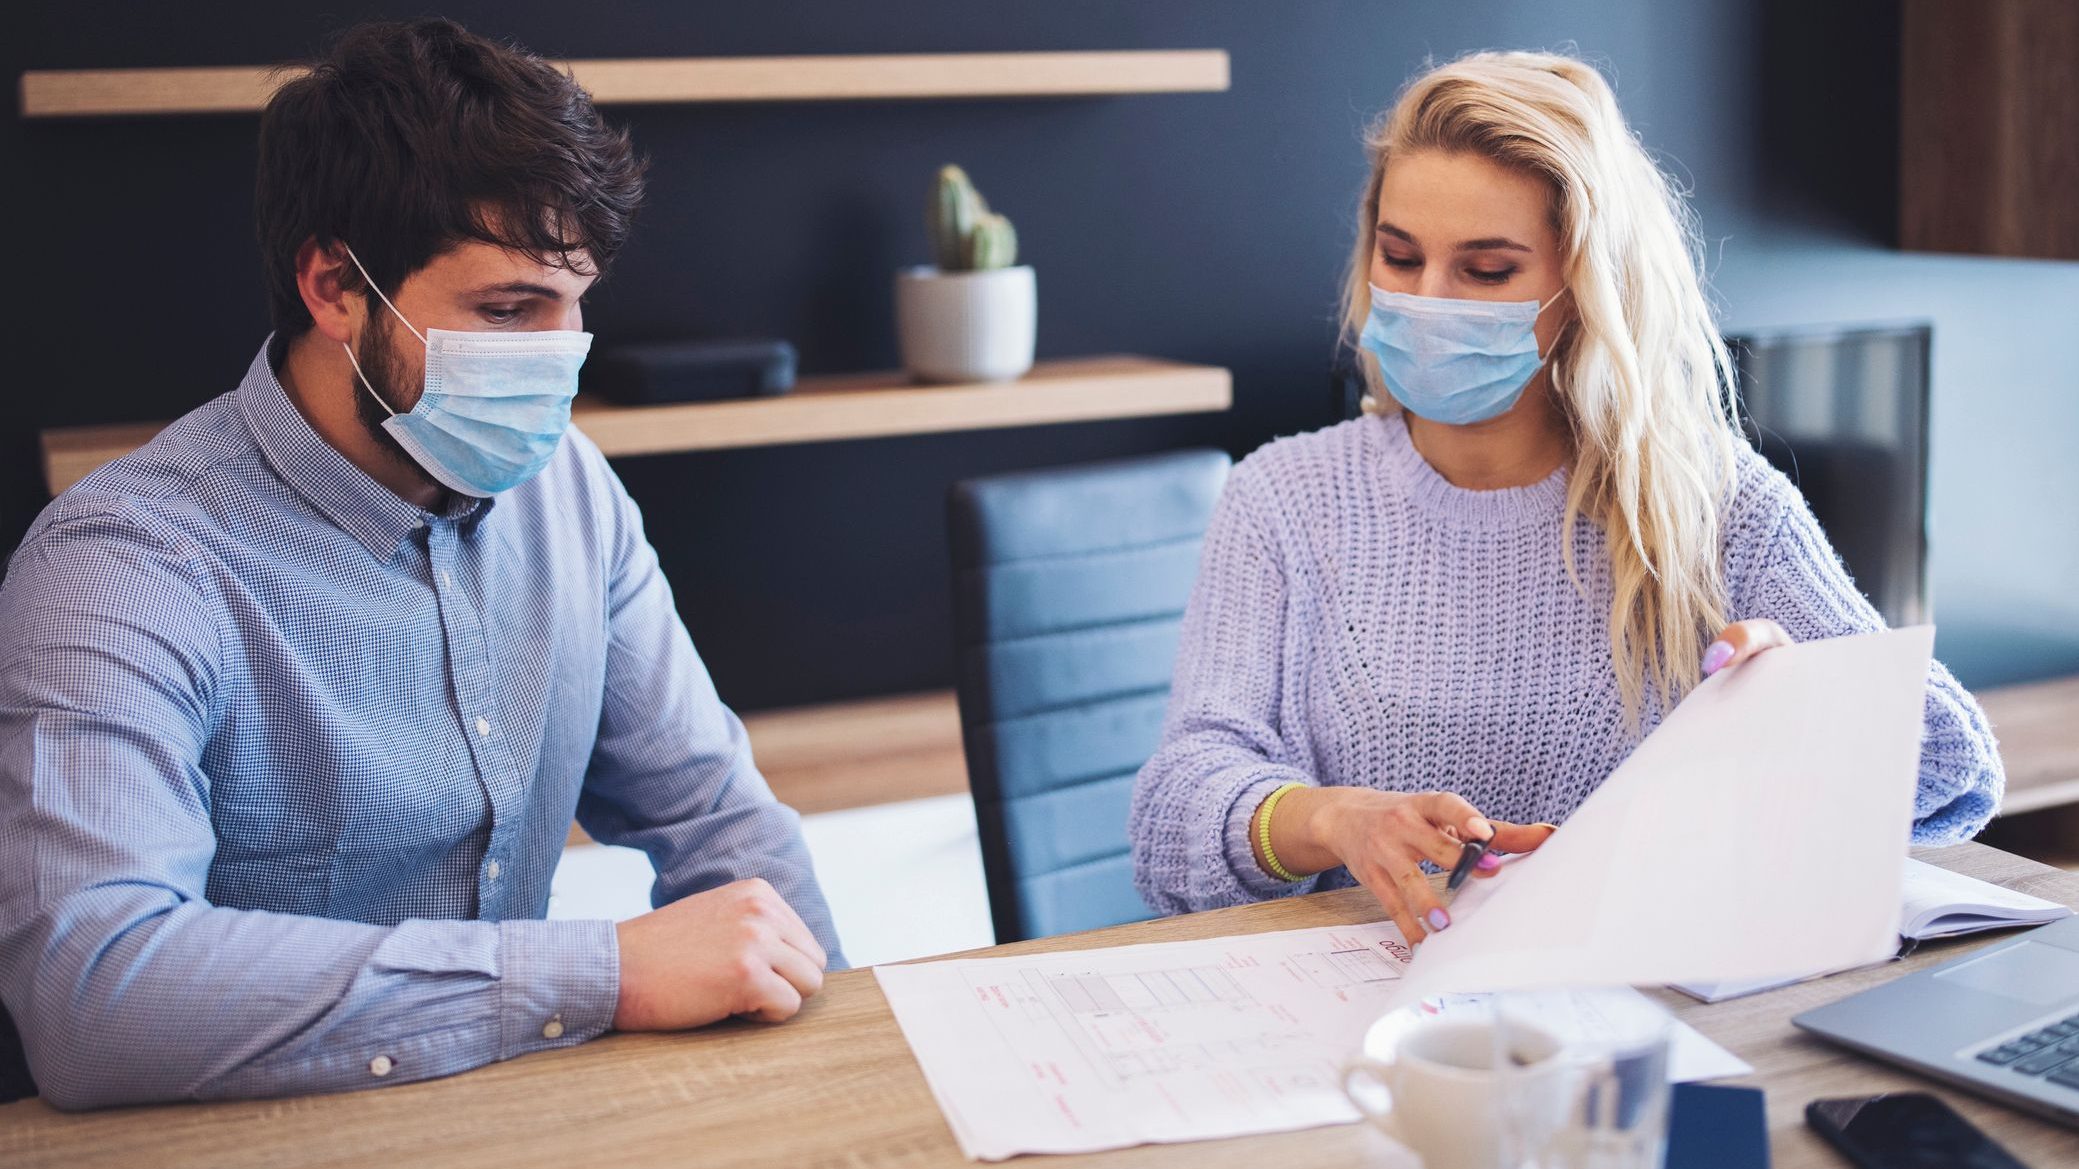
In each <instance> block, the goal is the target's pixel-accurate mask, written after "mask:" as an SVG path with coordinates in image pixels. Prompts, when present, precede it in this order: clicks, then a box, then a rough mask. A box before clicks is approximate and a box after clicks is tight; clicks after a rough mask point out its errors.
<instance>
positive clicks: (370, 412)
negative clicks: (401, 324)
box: [354, 316, 425, 474]
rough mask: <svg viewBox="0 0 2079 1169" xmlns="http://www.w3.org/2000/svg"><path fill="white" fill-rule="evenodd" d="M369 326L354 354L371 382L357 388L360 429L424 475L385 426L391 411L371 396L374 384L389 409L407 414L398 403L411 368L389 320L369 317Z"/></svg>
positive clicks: (393, 456)
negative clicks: (407, 366)
mask: <svg viewBox="0 0 2079 1169" xmlns="http://www.w3.org/2000/svg"><path fill="white" fill-rule="evenodd" d="M368 326H369V327H368V328H367V329H364V330H363V331H362V333H361V345H360V347H359V348H358V349H357V350H355V357H356V359H358V360H359V361H360V363H361V373H362V375H363V376H365V377H367V379H368V385H367V386H362V385H356V386H355V387H354V389H355V390H356V393H355V394H354V414H355V416H356V417H358V418H359V419H360V420H361V429H362V430H364V431H366V432H367V433H368V437H369V439H370V441H372V442H374V443H375V445H376V446H377V447H378V448H380V449H381V450H382V452H383V454H384V455H386V456H388V457H389V458H391V459H393V460H395V461H396V462H398V463H400V464H402V465H403V466H406V467H410V468H411V469H412V470H414V471H418V472H419V473H420V474H424V473H425V472H424V470H423V469H422V468H421V467H420V466H419V463H418V460H417V459H414V458H412V457H411V454H410V452H408V451H406V450H405V449H404V448H403V447H402V446H399V445H398V443H397V440H396V439H395V438H393V437H391V435H390V432H389V431H387V430H385V429H383V423H384V422H385V421H387V420H388V419H389V417H390V411H389V410H385V409H383V405H382V403H378V402H377V401H376V400H375V399H374V398H372V397H370V396H369V387H370V386H373V387H374V389H375V393H376V394H378V395H380V396H381V397H382V400H383V403H387V404H388V405H389V407H390V410H396V411H397V412H398V413H399V414H402V413H404V412H405V411H404V410H403V409H400V408H399V406H398V403H399V401H400V400H401V399H402V397H403V395H402V394H401V393H400V391H399V387H401V386H404V385H408V384H410V382H411V380H412V376H411V370H409V369H407V368H405V365H404V355H403V354H401V353H399V352H397V347H396V346H395V345H394V344H393V343H392V342H393V338H392V335H391V334H392V332H393V330H392V329H391V328H390V325H389V322H388V321H386V320H384V319H383V318H382V317H379V316H370V317H369V321H368ZM358 380H359V379H356V381H358ZM414 404H416V403H414Z"/></svg>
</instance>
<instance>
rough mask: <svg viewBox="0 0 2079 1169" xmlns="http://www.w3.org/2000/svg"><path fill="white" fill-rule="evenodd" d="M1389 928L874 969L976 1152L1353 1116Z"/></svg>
mask: <svg viewBox="0 0 2079 1169" xmlns="http://www.w3.org/2000/svg"><path fill="white" fill-rule="evenodd" d="M1407 956H1408V950H1407V946H1406V943H1405V942H1404V941H1403V939H1402V938H1401V934H1400V931H1399V930H1398V929H1397V928H1395V927H1394V926H1393V925H1392V924H1391V923H1379V924H1376V925H1362V926H1348V927H1342V926H1337V927H1324V928H1317V929H1305V930H1287V931H1282V932H1279V933H1268V934H1250V935H1244V936H1239V937H1231V938H1217V939H1211V940H1207V941H1200V942H1162V943H1154V944H1149V945H1140V946H1119V947H1113V948H1110V949H1103V950H1080V951H1072V952H1068V953H1057V954H1033V955H1026V956H1021V957H1008V958H962V959H950V960H947V961H943V962H922V963H916V964H912V965H906V966H879V967H875V968H874V975H875V977H876V978H877V979H878V980H879V981H880V986H881V991H882V993H883V994H885V995H886V996H887V998H888V1005H889V1007H890V1008H891V1009H893V1011H894V1013H895V1019H896V1022H897V1023H898V1024H900V1025H901V1027H902V1033H903V1037H904V1038H905V1039H907V1040H908V1041H909V1045H910V1048H911V1050H912V1051H914V1052H915V1053H916V1056H917V1062H918V1064H919V1065H921V1066H922V1067H923V1069H924V1078H925V1079H926V1080H927V1081H928V1082H929V1083H930V1085H931V1091H932V1095H933V1096H935V1097H937V1099H938V1103H939V1108H940V1110H941V1111H943V1112H944V1113H945V1114H946V1120H947V1123H948V1124H949V1125H950V1126H951V1127H952V1129H953V1135H954V1137H955V1138H956V1139H957V1140H958V1141H959V1142H960V1147H961V1149H962V1151H964V1152H965V1153H966V1154H967V1155H968V1156H969V1157H971V1158H975V1159H978V1160H986V1161H995V1160H1002V1159H1004V1158H1006V1157H1012V1156H1016V1155H1018V1154H1020V1153H1075V1152H1090V1151H1094V1150H1097V1149H1115V1148H1122V1147H1125V1146H1128V1145H1138V1144H1146V1143H1150V1142H1159V1141H1189V1140H1201V1139H1205V1138H1210V1137H1225V1136H1240V1135H1243V1134H1245V1133H1259V1132H1281V1131H1286V1130H1289V1129H1297V1128H1309V1127H1312V1126H1315V1125H1320V1124H1331V1123H1338V1122H1344V1121H1351V1120H1355V1119H1356V1118H1357V1112H1356V1110H1355V1109H1353V1108H1352V1107H1351V1106H1350V1103H1349V1101H1348V1100H1346V1099H1345V1098H1344V1097H1343V1092H1342V1088H1341V1086H1340V1085H1341V1067H1342V1063H1343V1061H1344V1060H1345V1059H1347V1058H1349V1056H1350V1055H1351V1054H1353V1053H1354V1052H1355V1051H1356V1050H1357V1047H1358V1044H1359V1042H1360V1040H1361V1039H1362V1037H1363V1035H1364V1031H1365V1028H1366V1027H1367V1026H1369V1025H1370V1024H1371V1022H1372V1020H1373V1019H1375V1018H1377V1017H1378V1015H1379V1013H1380V1011H1381V1009H1382V1004H1383V1001H1384V998H1385V993H1386V988H1388V987H1390V986H1392V985H1393V984H1394V983H1396V982H1398V981H1399V980H1400V978H1401V977H1402V975H1403V974H1404V973H1405V971H1406V969H1407V965H1406V960H1407Z"/></svg>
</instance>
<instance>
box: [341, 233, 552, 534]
mask: <svg viewBox="0 0 2079 1169" xmlns="http://www.w3.org/2000/svg"><path fill="white" fill-rule="evenodd" d="M347 258H348V259H350V260H352V261H353V262H354V267H355V268H357V269H360V272H361V278H362V279H364V280H367V281H368V287H370V288H372V289H375V294H376V295H377V296H379V297H382V301H383V304H384V305H385V306H386V307H388V308H389V310H390V312H392V313H393V314H395V315H396V317H397V319H398V320H399V321H402V322H403V324H404V327H405V328H407V329H411V335H412V336H414V337H417V338H418V339H419V342H420V343H421V344H423V345H424V346H425V347H426V376H425V388H424V391H423V392H422V393H421V394H420V395H419V400H418V401H417V402H415V403H413V404H412V408H411V409H410V410H408V411H406V412H404V413H402V414H399V413H398V412H397V411H395V410H393V409H391V408H390V404H389V403H388V402H385V401H383V397H382V395H381V394H378V393H376V392H375V387H374V386H372V385H370V384H369V382H368V377H367V375H366V374H364V373H362V371H361V361H360V359H359V358H357V357H355V356H354V348H353V346H351V345H345V346H343V347H344V348H345V349H346V353H347V360H348V361H350V362H352V363H353V366H354V376H355V377H356V378H359V379H360V382H361V386H362V388H363V389H366V390H367V391H368V396H369V397H371V398H374V399H375V401H376V404H377V405H379V406H381V407H382V408H383V410H384V411H385V412H386V413H388V414H389V415H390V416H389V417H388V418H387V419H385V420H384V421H383V430H384V431H385V432H387V433H388V434H389V435H390V437H391V438H394V439H396V440H397V445H398V446H401V447H403V448H404V450H405V452H406V453H407V454H409V455H411V457H412V458H413V460H414V461H416V462H417V463H418V464H419V466H420V467H422V468H424V469H425V471H426V473H427V474H428V475H431V476H433V478H434V479H435V480H437V481H438V482H439V483H440V484H441V485H442V486H444V487H446V488H448V489H450V490H452V491H459V492H461V493H462V494H464V495H473V496H476V497H478V498H484V497H488V496H492V495H496V494H498V493H499V492H501V491H509V490H511V489H513V488H514V487H518V486H519V485H520V484H522V483H525V482H526V481H527V480H529V479H532V478H534V477H535V476H536V475H538V474H540V473H541V469H542V468H543V467H546V466H548V464H549V459H550V458H552V457H554V455H555V453H556V447H557V445H558V444H560V443H561V442H562V441H563V432H564V431H565V430H568V429H570V402H571V399H573V398H575V397H577V389H578V369H579V367H581V366H583V365H584V364H585V355H586V354H587V353H590V352H591V351H592V334H590V333H581V332H576V331H572V330H561V329H543V330H537V331H534V332H527V333H477V332H466V331H463V332H457V331H454V330H450V329H428V330H426V331H425V332H423V333H421V332H420V331H419V330H418V329H416V328H413V327H412V323H411V322H410V321H407V320H405V319H404V314H403V313H401V312H398V311H397V306H396V305H394V304H391V303H390V298H389V297H388V296H387V295H385V294H384V293H383V290H382V289H380V288H377V287H376V283H375V281H374V279H372V278H371V277H369V275H368V269H366V268H363V267H362V266H361V258H360V257H359V256H356V255H354V249H352V248H348V249H347Z"/></svg>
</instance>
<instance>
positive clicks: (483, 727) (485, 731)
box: [476, 718, 491, 737]
mask: <svg viewBox="0 0 2079 1169" xmlns="http://www.w3.org/2000/svg"><path fill="white" fill-rule="evenodd" d="M476 733H477V734H478V735H479V736H483V737H489V736H490V734H491V720H490V719H487V718H480V719H478V720H476Z"/></svg>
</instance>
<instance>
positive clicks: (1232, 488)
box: [1130, 415, 2005, 913]
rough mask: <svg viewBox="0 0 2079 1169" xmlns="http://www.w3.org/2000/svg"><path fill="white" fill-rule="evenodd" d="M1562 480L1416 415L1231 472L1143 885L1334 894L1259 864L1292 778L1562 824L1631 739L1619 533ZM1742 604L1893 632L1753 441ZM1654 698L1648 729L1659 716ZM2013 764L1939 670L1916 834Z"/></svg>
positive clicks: (1987, 805) (1165, 898) (1752, 613)
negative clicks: (1484, 485)
mask: <svg viewBox="0 0 2079 1169" xmlns="http://www.w3.org/2000/svg"><path fill="white" fill-rule="evenodd" d="M1566 477H1567V472H1566V469H1565V468H1561V469H1560V470H1558V471H1555V472H1554V473H1553V474H1552V475H1551V476H1550V477H1548V478H1546V479H1545V480H1544V481H1543V482H1540V483H1536V484H1533V485H1531V486H1528V487H1514V488H1507V489H1503V490H1498V491H1471V490H1467V489H1464V488H1461V487H1455V486H1453V485H1452V484H1451V483H1450V482H1449V481H1448V480H1446V479H1444V478H1443V476H1441V475H1439V474H1437V472H1436V471H1435V469H1434V468H1432V467H1430V465H1429V464H1428V463H1427V462H1426V461H1425V460H1424V459H1423V458H1422V456H1421V454H1420V453H1419V452H1417V451H1416V450H1415V448H1414V446H1413V444H1412V443H1410V442H1409V441H1408V432H1407V426H1406V424H1405V423H1404V421H1403V420H1402V419H1401V418H1400V417H1399V416H1398V415H1391V416H1386V417H1377V418H1372V417H1367V418H1359V419H1356V420H1354V421H1350V422H1345V423H1343V424H1341V425H1339V426H1332V427H1329V428H1328V429H1326V430H1322V431H1317V432H1315V433H1313V434H1307V435H1301V436H1299V437H1296V438H1287V439H1281V440H1279V441H1277V442H1274V443H1271V444H1270V445H1268V446H1266V447H1264V448H1263V449H1261V450H1259V451H1257V452H1256V453H1255V454H1253V455H1251V456H1249V457H1248V458H1247V459H1244V460H1243V461H1242V462H1241V463H1240V464H1239V465H1238V466H1236V467H1235V469H1234V472H1233V474H1232V475H1231V476H1230V477H1229V479H1228V482H1227V488H1226V490H1225V492H1224V493H1223V494H1222V495H1221V497H1220V502H1219V505H1218V506H1217V507H1216V508H1215V510H1214V513H1213V519H1212V524H1211V527H1210V528H1209V529H1208V531H1207V533H1206V542H1205V551H1204V555H1203V559H1202V561H1201V563H1200V566H1199V575H1198V583H1197V585H1196V587H1195V589H1194V590H1193V593H1192V597H1191V603H1190V606H1189V608H1188V609H1187V610H1186V612H1185V614H1184V627H1183V634H1182V643H1181V646H1180V647H1179V650H1178V655H1177V667H1176V679H1175V689H1174V690H1173V691H1172V694H1171V697H1170V705H1169V717H1168V722H1167V725H1166V726H1165V728H1164V731H1163V738H1162V745H1161V747H1160V748H1159V749H1158V750H1157V751H1156V752H1155V755H1154V757H1153V758H1151V759H1150V760H1149V761H1148V763H1147V765H1146V766H1145V767H1143V768H1142V769H1141V772H1140V777H1139V779H1138V780H1137V782H1136V783H1135V786H1134V792H1133V811H1132V819H1131V825H1130V835H1131V838H1132V841H1133V858H1134V880H1135V883H1136V884H1137V885H1138V886H1139V888H1140V892H1141V895H1142V896H1143V897H1144V898H1146V899H1147V902H1148V904H1149V905H1151V906H1153V907H1154V908H1156V909H1158V910H1160V911H1162V912H1164V913H1178V912H1183V911H1186V910H1197V909H1211V908H1214V907H1217V906H1224V905H1234V904H1238V903H1241V902H1246V901H1253V900H1257V899H1260V898H1265V897H1275V896H1281V895H1285V894H1290V893H1298V892H1309V891H1312V890H1314V889H1317V888H1318V889H1332V888H1341V887H1345V886H1348V885H1350V884H1352V880H1351V878H1350V875H1349V873H1348V872H1347V871H1345V870H1343V869H1333V870H1330V871H1329V872H1327V873H1323V874H1320V875H1319V876H1317V877H1314V878H1310V879H1308V880H1305V881H1300V882H1298V883H1295V884H1288V883H1286V882H1283V881H1279V880H1276V879H1274V878H1272V877H1270V876H1268V875H1267V874H1265V873H1264V872H1263V871H1262V870H1261V869H1260V868H1258V866H1257V864H1256V861H1255V858H1254V856H1253V855H1252V854H1251V852H1250V841H1249V831H1248V830H1249V820H1250V817H1251V815H1252V813H1253V812H1254V810H1255V808H1256V806H1257V804H1259V803H1260V802H1262V800H1263V798H1264V797H1265V796H1267V795H1269V794H1270V793H1271V791H1272V790H1274V789H1275V788H1276V787H1277V786H1278V785H1280V784H1283V783H1288V782H1298V783H1307V784H1322V785H1331V784H1334V785H1349V786H1356V785H1360V784H1361V785H1368V786H1371V787H1375V788H1379V789H1382V790H1385V791H1410V792H1412V791H1425V790H1431V789H1437V790H1443V791H1451V792H1457V793H1458V794H1459V795H1462V796H1464V797H1465V798H1466V799H1467V800H1469V801H1471V802H1472V804H1473V805H1474V806H1475V807H1477V808H1479V809H1480V810H1481V811H1482V812H1484V813H1486V814H1489V815H1492V816H1495V817H1498V818H1500V819H1504V820H1511V821H1517V822H1523V823H1531V822H1536V821H1540V820H1546V821H1551V822H1553V823H1560V822H1563V821H1565V819H1566V817H1567V815H1568V814H1569V813H1570V812H1572V811H1573V810H1574V809H1575V808H1576V807H1578V806H1580V804H1581V801H1582V800H1584V799H1586V798H1587V796H1588V793H1589V792H1591V791H1594V790H1595V788H1596V786H1597V785H1598V784H1600V783H1601V782H1602V781H1603V778H1604V777H1605V776H1607V775H1609V774H1610V772H1611V771H1613V770H1615V769H1616V767H1617V765H1618V764H1619V763H1621V762H1622V761H1623V760H1624V757H1625V756H1626V755H1627V754H1629V753H1630V752H1631V749H1632V748H1633V747H1634V746H1636V745H1637V743H1638V740H1639V738H1640V735H1641V733H1642V732H1639V731H1631V730H1628V729H1627V726H1626V721H1625V718H1624V713H1623V707H1622V704H1621V701H1620V700H1619V698H1618V694H1617V682H1616V675H1615V672H1614V670H1613V667H1612V665H1611V658H1610V644H1609V618H1608V613H1609V607H1610V579H1609V564H1608V559H1607V557H1606V555H1605V553H1604V548H1603V538H1602V531H1601V529H1600V528H1599V527H1597V526H1596V525H1595V524H1594V523H1592V522H1591V521H1589V520H1586V519H1581V520H1577V521H1576V525H1575V557H1576V563H1577V564H1578V566H1579V568H1580V573H1581V581H1582V584H1583V585H1584V586H1585V588H1586V595H1585V596H1584V595H1583V594H1582V593H1581V592H1579V591H1577V590H1576V589H1575V587H1574V585H1573V584H1572V583H1571V582H1570V581H1569V580H1568V578H1567V574H1566V569H1565V566H1564V563H1563V561H1562V559H1561V546H1560V520H1561V517H1562V514H1563V511H1564V508H1565V500H1566V486H1567V478H1566ZM1723 532H1724V541H1725V544H1724V565H1725V580H1726V589H1727V593H1728V599H1729V602H1730V612H1731V619H1733V620H1742V619H1745V618H1750V617H1769V618H1773V619H1774V620H1776V621H1777V622H1779V623H1780V624H1781V625H1782V626H1783V628H1784V629H1786V630H1788V631H1789V633H1790V636H1791V637H1792V638H1793V639H1795V640H1798V641H1809V640H1813V639H1815V638H1824V637H1839V636H1842V635H1844V634H1852V633H1865V632H1869V631H1872V630H1876V629H1881V628H1883V619H1882V618H1881V617H1879V616H1878V615H1877V612H1876V610H1874V609H1873V608H1871V606H1870V604H1869V602H1868V601H1867V600H1865V599H1864V598H1863V596H1862V595H1861V594H1860V593H1858V592H1857V591H1856V589H1855V586H1854V584H1853V583H1851V582H1850V581H1849V579H1848V575H1847V573H1846V572H1845V571H1844V570H1843V569H1842V567H1841V564H1840V561H1839V559H1838V558H1837V557H1836V556H1835V555H1834V552H1833V549H1832V548H1831V547H1830V546H1829V545H1828V544H1827V542H1826V537H1825V536H1824V535H1823V534H1821V532H1820V530H1819V525H1818V524H1817V523H1816V522H1815V521H1814V520H1813V518H1812V514H1811V512H1810V511H1809V510H1808V509H1807V508H1806V506H1805V502H1804V499H1803V497H1801V496H1800V495H1799V494H1798V491H1797V489H1796V488H1795V487H1793V486H1792V485H1791V484H1790V482H1789V481H1788V480H1787V479H1785V478H1784V477H1783V476H1782V475H1780V474H1778V473H1777V472H1776V471H1775V470H1774V469H1773V468H1772V467H1770V466H1769V465H1768V463H1767V462H1766V461H1764V460H1763V459H1762V458H1761V456H1760V455H1758V454H1756V453H1755V452H1753V451H1752V450H1750V449H1747V448H1746V447H1744V446H1743V447H1742V448H1741V450H1740V456H1739V467H1738V486H1737V489H1736V491H1735V493H1734V497H1733V499H1732V503H1731V507H1730V508H1729V510H1728V511H1727V513H1726V515H1725V517H1724V524H1723ZM1662 713H1663V712H1662V711H1661V710H1660V708H1659V706H1658V704H1657V703H1654V702H1653V701H1652V700H1651V699H1650V698H1649V700H1648V705H1647V709H1646V710H1645V711H1644V719H1643V729H1644V730H1651V729H1652V728H1653V727H1654V726H1655V725H1657V724H1658V722H1659V720H1660V717H1661V714H1662ZM2004 782H2005V777H2004V774H2003V772H2002V771H2001V768H2000V762H1999V756H1998V755H1997V754H1996V753H1995V751H1994V745H1993V737H1992V733H1991V731H1990V729H1989V728H1988V727H1987V725H1986V722H1985V715H1984V713H1983V712H1982V711H1981V710H1979V708H1978V704H1977V703H1976V702H1975V701H1974V700H1973V699H1972V698H1971V696H1970V695H1969V694H1968V693H1966V692H1965V691H1964V689H1963V688H1962V687H1961V686H1959V685H1958V684H1957V682H1956V679H1955V678H1954V677H1953V676H1952V675H1951V674H1950V673H1949V671H1948V670H1947V669H1946V668H1944V667H1943V666H1942V665H1941V664H1939V663H1936V664H1935V665H1934V666H1933V667H1932V668H1931V669H1930V670H1929V672H1928V685H1927V722H1926V731H1925V737H1924V738H1923V739H1922V742H1921V755H1920V792H1919V796H1918V799H1917V801H1916V803H1915V808H1914V821H1915V822H1914V826H1913V838H1914V840H1915V841H1917V842H1920V843H1940V842H1948V841H1956V840H1962V839H1964V838H1966V837H1968V836H1970V835H1972V834H1973V833H1975V832H1976V831H1977V830H1978V829H1979V828H1981V827H1983V826H1984V824H1985V822H1986V821H1987V820H1988V819H1989V818H1990V817H1991V816H1992V813H1993V810H1994V809H1995V808H1996V807H1997V806H1998V804H1999V799H2000V791H2001V788H2002V786H2003V785H2004Z"/></svg>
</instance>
